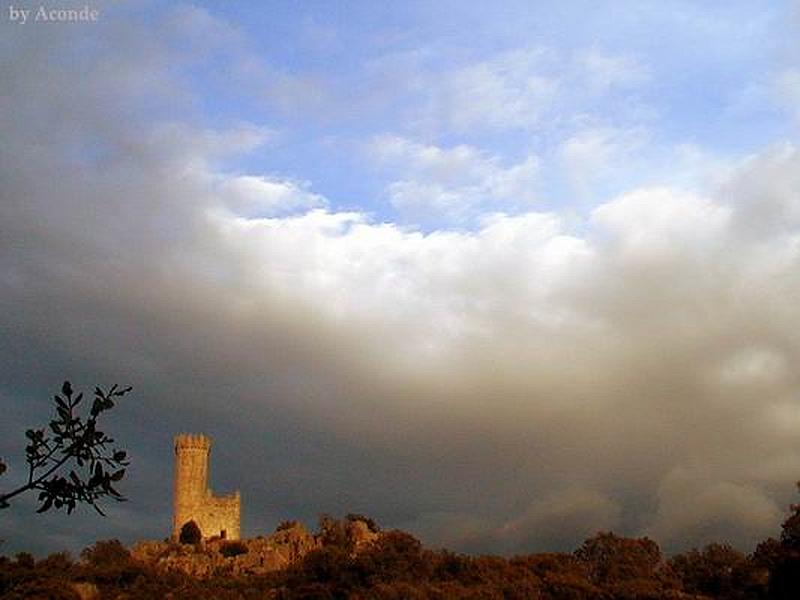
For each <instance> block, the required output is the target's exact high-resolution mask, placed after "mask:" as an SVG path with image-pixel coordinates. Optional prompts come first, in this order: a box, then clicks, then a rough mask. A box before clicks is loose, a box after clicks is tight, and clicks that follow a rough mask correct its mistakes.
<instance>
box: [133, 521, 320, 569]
mask: <svg viewBox="0 0 800 600" xmlns="http://www.w3.org/2000/svg"><path fill="white" fill-rule="evenodd" d="M319 547H320V542H319V540H318V539H317V538H316V537H315V536H313V535H311V534H310V533H309V532H308V531H307V530H306V528H305V527H304V526H303V525H302V524H300V523H291V524H288V525H287V526H283V527H281V528H279V529H278V531H276V532H275V533H273V534H272V535H270V536H268V537H262V536H259V537H256V538H252V539H247V540H238V541H235V542H231V541H226V540H219V539H216V540H209V541H206V542H201V543H200V544H197V545H191V544H178V543H175V542H154V541H146V542H139V543H138V544H136V545H135V546H134V547H133V548H132V549H131V555H132V556H133V558H135V559H136V560H139V561H141V562H144V563H146V564H151V565H155V566H156V567H158V568H162V569H165V570H176V571H182V572H184V573H187V574H189V575H193V576H195V577H208V576H211V575H220V574H226V573H230V574H232V575H244V574H263V573H268V572H270V571H276V570H279V569H283V568H285V567H287V566H289V565H291V564H292V563H294V562H297V561H298V560H300V559H302V558H303V557H304V556H305V555H306V554H308V553H309V552H311V551H312V550H315V549H317V548H319Z"/></svg>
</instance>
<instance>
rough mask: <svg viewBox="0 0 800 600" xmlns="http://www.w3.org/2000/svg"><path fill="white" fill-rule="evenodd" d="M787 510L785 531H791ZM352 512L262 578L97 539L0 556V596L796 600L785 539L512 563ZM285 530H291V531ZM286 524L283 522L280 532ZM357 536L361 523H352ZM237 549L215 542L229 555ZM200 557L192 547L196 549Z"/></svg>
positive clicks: (622, 547) (629, 541)
mask: <svg viewBox="0 0 800 600" xmlns="http://www.w3.org/2000/svg"><path fill="white" fill-rule="evenodd" d="M798 512H800V506H793V507H792V512H791V514H790V515H789V517H788V518H787V520H786V522H785V523H784V528H783V530H784V532H786V531H787V530H790V528H791V527H793V524H794V521H793V518H794V517H796V515H797V514H798ZM363 520H364V519H363V518H362V517H360V516H358V517H357V518H351V517H350V516H348V517H345V518H344V519H341V520H337V519H334V518H332V517H330V516H323V517H322V518H321V519H320V530H319V531H318V533H317V539H318V540H320V541H321V542H322V545H321V546H320V548H318V549H317V550H314V551H312V552H310V553H308V554H306V555H305V556H304V557H303V558H302V559H300V560H299V561H297V562H295V563H294V564H292V565H291V566H290V567H288V568H286V569H284V570H282V571H276V572H273V573H269V574H267V575H240V576H236V575H232V574H231V572H221V573H217V572H216V571H215V572H213V573H214V574H212V575H210V576H209V577H206V578H204V579H199V578H197V577H193V576H190V575H187V574H184V573H182V572H176V571H169V570H160V569H159V568H158V567H156V566H155V565H154V564H152V563H146V564H145V563H139V562H137V561H136V560H134V559H133V558H132V557H131V555H130V553H129V552H128V551H127V550H126V549H125V548H124V546H122V544H120V543H119V542H118V541H117V540H110V541H100V542H97V543H96V544H94V545H93V546H91V547H89V548H86V549H85V550H84V551H83V552H82V553H81V558H82V561H81V562H80V563H74V562H73V561H72V559H71V558H70V557H69V555H67V554H63V553H62V554H54V555H51V556H49V557H47V558H46V559H44V560H41V561H38V562H37V561H35V560H34V558H33V557H32V556H31V555H29V554H24V553H23V554H18V555H17V556H16V557H15V558H14V559H10V558H2V557H0V597H2V598H55V599H72V598H76V597H78V596H77V590H78V588H76V587H75V586H76V585H77V586H84V589H83V590H82V591H84V592H85V591H86V589H87V588H86V586H88V589H89V591H90V592H91V593H94V594H95V595H96V597H99V598H166V597H169V598H174V599H182V598H187V599H188V598H192V599H201V600H202V599H212V598H213V599H223V600H225V599H247V600H249V599H254V600H255V599H257V598H259V599H260V598H271V599H275V600H299V599H331V600H339V599H346V598H350V599H354V600H401V599H402V600H417V599H418V600H422V599H434V600H451V599H455V600H459V599H461V600H467V599H469V600H667V599H673V600H679V599H680V600H712V599H714V600H783V599H787V600H788V599H792V600H796V599H797V598H800V551H798V549H797V546H796V545H795V539H794V538H793V537H791V536H789V535H788V534H786V535H783V536H782V537H781V539H780V540H777V539H772V538H770V539H768V540H766V541H764V542H762V543H761V544H759V545H758V547H757V548H756V550H755V552H753V553H752V554H751V555H749V556H748V555H745V554H742V553H741V552H739V551H738V550H736V549H734V548H732V547H731V546H729V545H727V544H709V545H708V546H706V547H704V548H702V549H699V550H697V549H695V550H691V551H689V552H685V553H683V554H679V555H677V556H674V557H672V558H670V559H669V560H667V559H665V558H664V556H663V555H662V553H661V550H660V549H659V547H658V545H657V544H656V543H655V542H654V541H652V540H650V539H648V538H625V537H621V536H617V535H615V534H613V533H609V532H601V533H598V534H597V535H595V536H593V537H591V538H589V539H588V540H586V541H585V542H584V543H583V544H582V545H581V546H580V547H579V548H578V549H577V550H576V551H575V552H574V553H572V554H566V553H542V554H532V555H524V556H516V557H513V558H503V557H499V556H467V555H463V554H456V553H453V552H448V551H445V550H436V551H433V550H428V549H426V548H424V547H423V546H422V544H421V543H420V542H419V540H417V539H416V538H414V537H413V536H411V535H409V534H408V533H405V532H402V531H397V530H392V531H385V532H383V533H381V534H380V535H379V536H377V537H374V538H371V539H370V541H368V542H367V543H362V544H361V545H355V544H354V543H353V540H352V539H350V537H349V536H350V534H349V533H348V532H349V531H351V530H352V529H353V528H352V527H351V525H352V524H353V523H354V522H355V521H363ZM291 526H294V524H292V525H291ZM287 528H288V526H287ZM361 531H363V527H362V528H361ZM246 548H247V546H246V544H244V543H243V542H236V541H230V542H224V543H222V545H221V546H220V552H221V553H223V554H225V555H226V556H236V555H239V554H241V553H242V552H241V551H242V550H246ZM195 551H196V552H201V550H195Z"/></svg>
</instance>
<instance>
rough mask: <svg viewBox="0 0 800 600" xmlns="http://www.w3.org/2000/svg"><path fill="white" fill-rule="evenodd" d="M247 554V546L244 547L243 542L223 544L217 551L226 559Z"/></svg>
mask: <svg viewBox="0 0 800 600" xmlns="http://www.w3.org/2000/svg"><path fill="white" fill-rule="evenodd" d="M247 552H248V550H247V546H245V544H244V542H239V541H233V542H225V543H224V544H222V546H220V549H219V553H220V554H222V556H224V557H226V558H233V557H234V556H239V555H241V554H247Z"/></svg>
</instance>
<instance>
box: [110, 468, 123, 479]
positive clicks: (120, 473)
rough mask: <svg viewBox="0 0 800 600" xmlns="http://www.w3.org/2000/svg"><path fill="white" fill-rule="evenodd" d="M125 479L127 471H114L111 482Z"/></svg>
mask: <svg viewBox="0 0 800 600" xmlns="http://www.w3.org/2000/svg"><path fill="white" fill-rule="evenodd" d="M123 477H125V469H120V470H119V471H114V472H113V473H112V474H111V481H119V480H120V479H122V478H123Z"/></svg>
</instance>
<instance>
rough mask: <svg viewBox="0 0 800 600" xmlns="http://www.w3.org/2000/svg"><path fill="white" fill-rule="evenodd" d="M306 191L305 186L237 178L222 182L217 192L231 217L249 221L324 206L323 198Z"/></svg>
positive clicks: (249, 176) (254, 177) (270, 179)
mask: <svg viewBox="0 0 800 600" xmlns="http://www.w3.org/2000/svg"><path fill="white" fill-rule="evenodd" d="M308 187H309V186H308V184H307V183H306V184H297V183H295V182H292V181H286V180H280V179H274V178H267V177H259V176H254V175H239V176H233V177H226V178H224V179H223V180H222V182H221V183H220V185H219V192H220V199H221V201H222V203H223V204H224V205H225V206H227V207H229V208H230V209H231V210H232V211H233V212H234V213H236V214H237V215H242V216H245V217H249V218H253V217H262V216H272V215H275V214H280V213H287V212H289V211H295V210H307V209H310V208H316V207H319V206H322V205H324V204H325V200H324V198H323V197H322V196H320V195H319V194H314V193H312V192H309V191H308V189H307V188H308Z"/></svg>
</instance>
